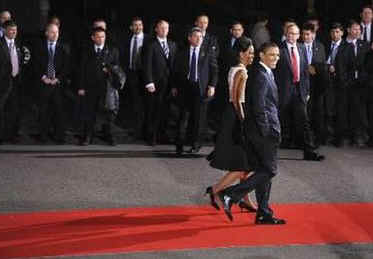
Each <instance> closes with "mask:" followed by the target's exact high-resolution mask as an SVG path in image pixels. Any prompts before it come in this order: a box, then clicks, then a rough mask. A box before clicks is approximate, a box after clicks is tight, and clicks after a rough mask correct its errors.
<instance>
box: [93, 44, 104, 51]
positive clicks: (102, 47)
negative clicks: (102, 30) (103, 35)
mask: <svg viewBox="0 0 373 259" xmlns="http://www.w3.org/2000/svg"><path fill="white" fill-rule="evenodd" d="M98 49H100V50H101V51H102V50H103V49H104V45H96V44H95V52H96V53H97V50H98Z"/></svg>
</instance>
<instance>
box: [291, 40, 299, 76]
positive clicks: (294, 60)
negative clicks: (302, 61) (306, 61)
mask: <svg viewBox="0 0 373 259" xmlns="http://www.w3.org/2000/svg"><path fill="white" fill-rule="evenodd" d="M290 56H291V70H292V71H293V83H298V82H299V71H298V60H297V57H296V56H295V51H294V47H291V55H290Z"/></svg>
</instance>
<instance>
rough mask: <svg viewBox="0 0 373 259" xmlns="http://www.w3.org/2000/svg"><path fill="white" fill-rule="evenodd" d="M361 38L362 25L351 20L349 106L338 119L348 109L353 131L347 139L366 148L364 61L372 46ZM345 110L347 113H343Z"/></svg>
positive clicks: (348, 38) (348, 59) (349, 29)
mask: <svg viewBox="0 0 373 259" xmlns="http://www.w3.org/2000/svg"><path fill="white" fill-rule="evenodd" d="M360 36H361V25H360V24H359V23H358V22H356V21H355V20H350V21H349V25H348V27H347V37H346V41H347V42H348V43H350V44H351V48H350V51H349V53H347V54H349V55H348V56H347V57H346V62H345V63H347V64H352V69H346V74H347V78H346V80H345V82H346V83H347V85H346V86H347V88H346V89H347V93H346V94H347V95H346V98H347V99H346V100H347V101H348V102H347V104H348V103H349V105H347V106H346V107H345V108H342V107H340V108H341V110H339V115H340V116H341V117H338V118H342V117H343V115H342V114H340V113H341V112H346V108H347V112H348V113H347V114H349V115H350V117H349V121H350V130H351V131H350V134H349V136H347V137H350V138H351V144H352V145H356V146H358V147H363V146H365V136H366V133H367V127H368V125H367V124H368V122H367V111H366V102H365V100H366V98H365V86H366V80H367V76H368V75H367V73H366V71H365V66H364V60H365V56H366V54H367V53H368V51H369V49H370V46H369V44H368V43H367V42H366V41H363V40H360ZM338 101H340V100H338ZM348 107H350V109H348ZM343 109H344V110H345V111H343ZM338 118H337V119H338ZM338 122H339V123H340V124H342V123H343V122H342V121H339V120H338ZM338 122H337V123H338ZM339 130H340V129H339ZM347 130H348V129H347ZM347 134H348V133H347Z"/></svg>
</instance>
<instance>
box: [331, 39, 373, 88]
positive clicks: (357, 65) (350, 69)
mask: <svg viewBox="0 0 373 259" xmlns="http://www.w3.org/2000/svg"><path fill="white" fill-rule="evenodd" d="M356 45H357V55H356V56H355V50H354V45H353V44H352V43H346V47H345V48H344V49H343V52H342V53H341V55H340V56H339V57H338V60H337V58H336V65H337V67H336V69H338V71H337V76H338V77H339V78H340V79H339V80H340V86H341V87H343V88H347V87H354V86H357V85H360V86H364V84H365V83H366V80H367V78H368V75H367V72H366V70H365V66H364V62H365V56H366V54H367V53H368V51H369V49H370V47H369V44H368V43H367V42H365V41H363V40H359V39H358V40H357V41H356ZM355 71H357V72H358V78H357V79H356V78H355Z"/></svg>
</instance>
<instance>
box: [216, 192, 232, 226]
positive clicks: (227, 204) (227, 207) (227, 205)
mask: <svg viewBox="0 0 373 259" xmlns="http://www.w3.org/2000/svg"><path fill="white" fill-rule="evenodd" d="M218 195H219V199H220V201H221V202H222V204H223V208H224V212H225V215H227V217H228V219H229V220H230V221H233V216H232V211H231V208H232V205H233V201H232V199H231V197H229V196H227V195H225V194H224V193H223V192H219V194H218Z"/></svg>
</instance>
